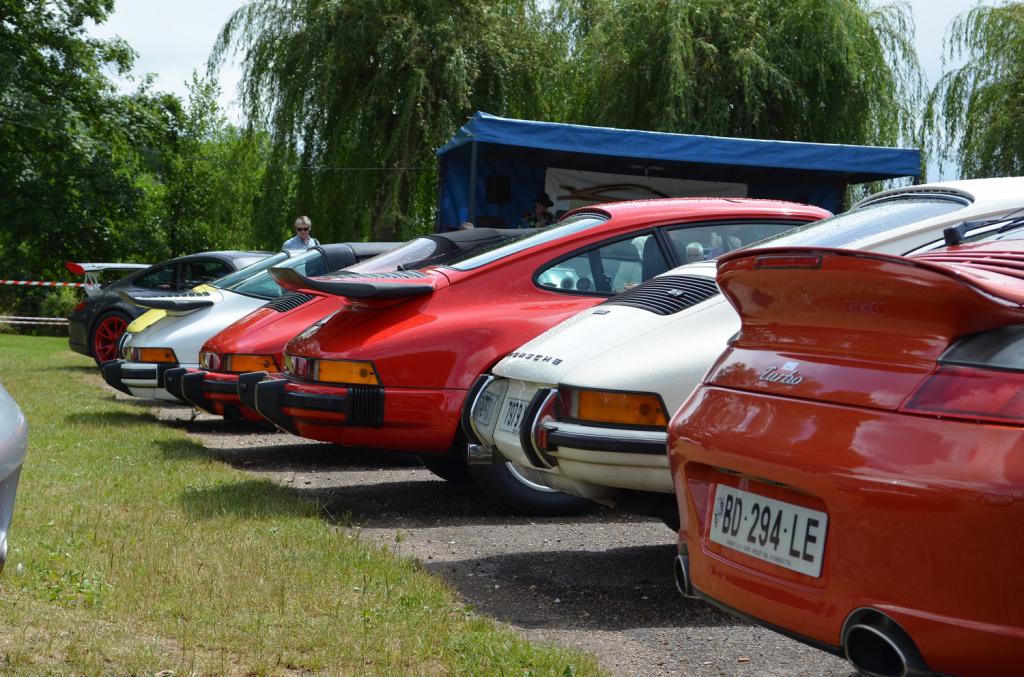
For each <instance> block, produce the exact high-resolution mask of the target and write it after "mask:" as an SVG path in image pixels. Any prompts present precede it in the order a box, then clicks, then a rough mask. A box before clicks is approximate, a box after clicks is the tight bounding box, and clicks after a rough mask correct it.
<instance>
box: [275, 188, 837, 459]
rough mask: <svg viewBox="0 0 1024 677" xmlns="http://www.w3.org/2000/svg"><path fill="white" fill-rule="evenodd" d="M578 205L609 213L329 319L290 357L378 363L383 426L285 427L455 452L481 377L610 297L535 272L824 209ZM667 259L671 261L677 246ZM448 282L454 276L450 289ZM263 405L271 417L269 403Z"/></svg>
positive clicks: (292, 422) (345, 440)
mask: <svg viewBox="0 0 1024 677" xmlns="http://www.w3.org/2000/svg"><path fill="white" fill-rule="evenodd" d="M581 211H582V212H584V213H597V214H602V215H604V216H606V217H608V220H607V221H606V222H605V223H603V224H601V225H599V226H596V227H593V228H590V229H587V230H585V231H582V232H577V233H574V234H570V235H567V236H564V237H561V238H559V239H556V240H554V241H550V242H547V243H545V244H542V245H538V246H535V247H531V248H529V249H525V250H522V251H519V252H516V253H514V254H511V255H508V256H506V257H504V258H502V259H500V260H498V261H495V262H491V263H488V264H485V265H482V266H480V267H478V268H475V269H473V270H457V269H455V268H451V267H438V268H434V269H428V270H427V271H425V273H426V274H427V275H428V279H429V280H433V281H434V282H435V286H436V287H437V289H436V290H435V291H434V292H433V293H430V294H426V295H422V296H417V297H414V298H410V299H406V300H402V301H399V302H389V303H388V304H386V305H385V304H382V303H379V302H373V303H364V302H357V301H353V302H352V303H351V304H350V305H348V306H346V307H345V308H344V309H343V310H341V311H340V312H339V313H338V314H336V315H335V316H333V317H332V318H331V320H330V321H329V322H327V323H325V324H323V325H322V326H319V327H317V328H315V330H313V331H307V332H304V333H303V334H300V335H299V336H297V337H296V338H295V339H293V340H292V341H291V342H290V343H289V344H288V346H287V348H286V353H288V354H290V355H297V356H302V357H309V358H316V359H345V360H366V361H371V362H372V363H373V365H374V367H375V369H376V371H377V374H378V375H379V377H380V380H381V385H382V393H383V410H384V414H383V421H382V422H381V423H380V425H379V426H358V425H357V426H353V425H349V424H346V425H342V424H328V423H326V422H325V421H324V419H323V417H322V416H321V414H320V412H318V411H314V410H312V409H304V408H302V407H292V408H288V407H285V408H283V409H282V412H281V413H282V414H283V416H284V419H283V420H278V421H276V423H278V425H281V426H282V427H286V428H287V429H289V430H292V431H293V432H295V433H297V434H299V435H302V436H304V437H310V438H312V439H317V440H323V441H329V442H334V443H336V444H344V445H365V446H369V447H372V448H383V449H398V450H407V451H416V452H426V453H435V454H444V453H449V451H450V450H451V448H452V444H453V442H454V441H455V437H456V433H457V430H458V428H459V417H460V415H461V409H462V405H463V401H464V399H465V395H466V392H467V391H468V389H469V388H470V386H471V385H472V384H473V381H474V380H475V379H476V378H477V376H479V375H480V374H482V373H483V372H485V371H487V370H488V369H489V368H490V367H491V366H493V365H494V364H495V363H496V362H497V361H498V360H499V359H501V358H502V357H504V356H505V355H507V354H508V353H509V352H511V351H512V350H514V349H515V348H516V347H518V346H520V345H522V344H523V343H525V342H526V341H528V340H530V339H532V338H534V337H536V336H537V335H539V334H540V333H542V332H543V331H545V330H547V329H549V328H551V327H552V326H554V325H555V324H557V323H559V322H561V321H562V320H564V319H566V318H568V317H570V316H571V315H574V314H576V313H578V312H580V311H582V310H584V309H586V308H590V307H591V306H594V305H597V304H598V303H600V302H602V301H603V300H604V299H605V298H607V296H598V295H584V294H580V293H566V292H560V291H555V290H552V289H547V288H543V287H540V286H538V285H537V284H536V283H535V282H534V279H533V278H534V275H535V274H536V273H537V272H539V271H540V270H542V269H544V268H545V267H546V266H548V265H550V264H552V263H553V262H555V261H557V260H559V259H560V258H562V257H565V256H568V255H570V254H573V253H576V252H578V251H579V250H581V249H586V248H590V247H595V246H600V245H601V244H603V243H605V242H607V241H609V240H615V239H617V238H628V237H631V236H636V235H640V234H641V233H642V232H644V231H647V230H649V229H654V228H657V227H661V226H670V225H678V224H682V223H687V222H701V223H705V222H708V221H715V220H727V219H737V218H740V219H742V218H756V219H773V220H774V219H782V220H788V219H793V220H800V221H811V220H817V219H820V218H823V217H824V216H826V213H825V212H824V211H822V210H820V209H817V208H813V207H804V206H800V205H794V204H789V203H780V202H770V201H758V200H735V199H728V200H725V199H674V200H652V201H642V202H631V203H616V204H612V205H604V206H602V207H601V208H600V209H587V210H581ZM666 256H667V257H668V258H669V264H670V267H671V265H672V264H673V263H674V261H673V257H674V253H668V252H666ZM675 265H678V264H675ZM440 279H444V280H445V281H446V283H450V284H447V286H445V285H442V284H440ZM415 282H416V283H417V284H422V283H423V280H422V279H421V280H416V281H415ZM395 283H396V284H401V281H396V282H395ZM296 288H297V287H296ZM260 387H261V388H262V387H264V386H262V385H261V386H260ZM322 387H324V386H323V384H312V383H309V382H307V381H304V380H301V379H298V378H295V377H294V376H290V377H289V380H288V382H287V383H286V384H284V385H283V392H284V393H285V395H291V396H292V397H293V398H294V397H295V396H301V395H302V394H303V393H316V392H320V391H319V390H318V389H319V388H322ZM328 387H331V388H333V390H334V392H335V393H336V394H338V395H339V397H341V396H343V395H344V393H345V388H344V387H343V386H333V387H332V386H328ZM282 397H284V396H282ZM285 399H287V397H285ZM261 412H263V413H264V414H266V413H267V412H266V411H264V410H263V408H262V406H261Z"/></svg>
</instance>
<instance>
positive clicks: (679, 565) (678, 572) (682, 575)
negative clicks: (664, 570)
mask: <svg viewBox="0 0 1024 677" xmlns="http://www.w3.org/2000/svg"><path fill="white" fill-rule="evenodd" d="M672 575H673V578H675V581H676V590H678V591H679V594H680V595H682V596H683V597H696V595H695V594H693V583H692V582H691V581H690V556H689V554H687V553H686V551H685V550H683V551H682V552H680V553H679V554H678V555H676V559H675V561H674V562H673V563H672Z"/></svg>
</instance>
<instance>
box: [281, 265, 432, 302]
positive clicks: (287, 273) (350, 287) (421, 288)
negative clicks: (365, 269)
mask: <svg viewBox="0 0 1024 677" xmlns="http://www.w3.org/2000/svg"><path fill="white" fill-rule="evenodd" d="M270 275H271V277H273V278H274V281H275V282H277V283H278V284H279V285H281V286H282V287H284V288H285V289H290V290H292V291H314V292H319V293H321V294H330V295H332V296H345V297H347V298H350V299H360V300H382V301H384V300H395V299H404V298H410V297H413V296H423V295H425V294H431V293H433V292H434V291H435V289H436V288H437V287H436V286H435V285H434V282H433V281H431V278H429V277H427V276H424V277H423V278H422V279H423V281H421V282H420V281H417V282H410V281H409V279H410V278H408V277H403V278H392V279H387V278H375V277H373V276H372V275H367V276H366V277H365V278H355V279H324V278H312V277H306V276H305V275H302V274H300V273H298V272H297V271H295V270H292V269H291V268H271V269H270ZM353 277H355V276H353Z"/></svg>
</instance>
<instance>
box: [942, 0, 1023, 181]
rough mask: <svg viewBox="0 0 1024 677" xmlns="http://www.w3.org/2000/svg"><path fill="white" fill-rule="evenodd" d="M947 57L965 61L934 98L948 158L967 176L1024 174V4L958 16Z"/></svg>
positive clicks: (944, 78)
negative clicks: (1023, 117) (1023, 111)
mask: <svg viewBox="0 0 1024 677" xmlns="http://www.w3.org/2000/svg"><path fill="white" fill-rule="evenodd" d="M946 58H947V60H950V61H960V60H961V59H963V60H965V62H964V65H963V66H961V67H960V68H954V69H952V70H950V71H949V72H947V73H945V74H944V75H943V76H942V78H941V79H940V80H939V82H938V84H937V85H936V87H935V89H934V90H933V91H932V93H931V96H930V97H929V107H928V111H929V122H930V123H931V125H932V128H933V129H934V130H935V131H936V132H937V133H936V135H935V136H934V137H933V138H934V140H935V143H936V146H937V148H938V149H939V151H940V154H941V156H942V158H943V159H944V160H947V161H953V162H954V163H955V164H957V165H959V166H960V170H961V173H962V175H963V176H965V177H979V176H1013V175H1019V174H1024V125H1022V124H1021V111H1022V110H1024V3H1020V2H1013V3H1009V4H1006V5H1002V6H999V7H982V6H979V7H975V8H974V9H972V10H970V11H969V12H966V13H965V14H961V15H960V16H958V17H957V18H956V19H955V20H954V21H953V24H952V25H951V26H950V29H949V33H948V34H947V37H946Z"/></svg>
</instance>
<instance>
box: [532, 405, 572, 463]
mask: <svg viewBox="0 0 1024 677" xmlns="http://www.w3.org/2000/svg"><path fill="white" fill-rule="evenodd" d="M535 405H536V407H535ZM531 411H533V412H535V413H534V414H533V416H532V418H530V419H529V420H526V421H524V422H523V424H524V425H526V426H529V428H528V429H529V431H530V442H531V443H532V445H533V450H534V451H536V452H537V454H538V455H539V458H540V460H541V462H542V463H543V465H544V466H545V467H548V468H553V467H555V466H556V465H558V459H556V458H554V457H552V456H551V455H550V454H548V450H549V445H548V429H547V428H545V427H544V424H545V423H550V422H553V421H558V420H559V419H561V418H562V417H563V416H564V415H565V405H564V402H563V401H562V396H561V395H560V394H559V392H558V390H557V389H556V388H550V389H548V390H541V391H538V393H537V394H536V395H534V397H533V400H532V401H531V402H530V407H529V408H528V410H527V416H529V415H530V413H531Z"/></svg>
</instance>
